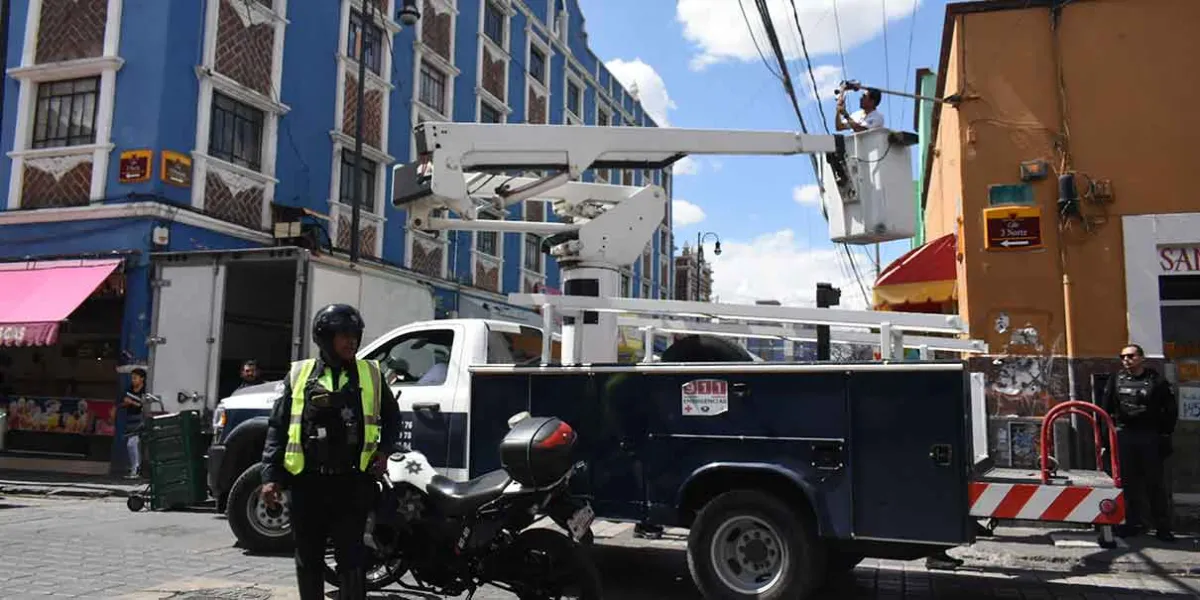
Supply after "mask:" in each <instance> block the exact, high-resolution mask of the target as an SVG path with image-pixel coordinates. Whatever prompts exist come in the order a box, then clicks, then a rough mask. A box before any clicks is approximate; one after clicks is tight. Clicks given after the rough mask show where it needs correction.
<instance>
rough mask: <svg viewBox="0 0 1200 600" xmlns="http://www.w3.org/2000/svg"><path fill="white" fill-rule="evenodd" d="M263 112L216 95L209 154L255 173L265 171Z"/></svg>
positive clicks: (214, 97) (213, 100)
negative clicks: (263, 168) (263, 169)
mask: <svg viewBox="0 0 1200 600" xmlns="http://www.w3.org/2000/svg"><path fill="white" fill-rule="evenodd" d="M262 136H263V111H261V110H258V109H257V108H254V107H253V106H250V105H248V104H244V103H242V102H238V101H237V100H234V99H233V98H230V97H229V96H226V95H224V94H222V93H220V92H213V99H212V129H211V132H210V133H209V140H208V154H209V156H213V157H216V158H219V159H221V160H223V161H226V162H230V163H233V164H235V165H240V166H243V167H246V168H248V169H253V170H255V171H257V170H259V169H260V168H261V167H262Z"/></svg>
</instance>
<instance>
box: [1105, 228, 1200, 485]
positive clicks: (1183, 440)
mask: <svg viewBox="0 0 1200 600" xmlns="http://www.w3.org/2000/svg"><path fill="white" fill-rule="evenodd" d="M1122 221H1123V226H1124V234H1125V236H1124V237H1125V296H1126V300H1127V303H1128V315H1129V317H1128V318H1129V338H1130V340H1131V341H1133V342H1135V343H1138V344H1141V345H1142V346H1143V347H1144V348H1145V349H1146V354H1147V355H1149V356H1151V357H1162V358H1164V359H1165V360H1166V374H1167V377H1168V378H1169V379H1170V380H1171V381H1172V383H1174V384H1175V385H1176V395H1177V397H1178V401H1179V424H1178V426H1177V427H1176V428H1175V437H1174V446H1175V454H1174V458H1173V460H1172V461H1171V462H1172V463H1173V464H1172V465H1171V469H1172V471H1173V483H1174V491H1175V492H1177V493H1197V492H1200V462H1197V461H1196V460H1195V459H1194V457H1196V456H1198V455H1200V213H1186V214H1170V215H1141V216H1130V217H1124V218H1123V219H1122Z"/></svg>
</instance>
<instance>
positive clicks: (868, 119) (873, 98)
mask: <svg viewBox="0 0 1200 600" xmlns="http://www.w3.org/2000/svg"><path fill="white" fill-rule="evenodd" d="M850 89H853V90H861V91H862V92H863V95H862V97H860V98H859V99H858V107H859V110H856V111H854V114H849V113H847V112H846V92H845V91H844V90H843V91H841V92H840V93H838V98H837V113H836V116H835V117H834V118H835V121H836V123H835V125H836V126H837V130H838V131H846V130H848V129H849V130H852V131H854V132H855V133H858V132H860V131H867V130H868V129H875V128H878V127H883V125H884V121H883V113H881V112H879V104H880V103H881V102H883V92H880V91H879V90H877V89H875V88H860V87H858V86H857V85H853V86H852V87H850Z"/></svg>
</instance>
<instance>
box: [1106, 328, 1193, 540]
mask: <svg viewBox="0 0 1200 600" xmlns="http://www.w3.org/2000/svg"><path fill="white" fill-rule="evenodd" d="M1145 360H1146V354H1145V352H1144V351H1143V350H1142V347H1141V346H1139V345H1137V344H1130V345H1128V346H1126V347H1125V348H1124V349H1122V350H1121V365H1122V368H1121V370H1120V371H1119V372H1118V373H1117V374H1116V375H1115V376H1113V377H1110V378H1109V379H1108V386H1107V388H1106V389H1105V392H1104V400H1103V402H1104V405H1103V408H1104V410H1105V411H1106V412H1108V414H1109V415H1111V416H1112V418H1113V421H1114V423H1115V425H1116V428H1117V450H1118V458H1119V459H1120V462H1121V478H1122V487H1123V488H1124V490H1125V526H1124V527H1120V528H1118V531H1117V533H1118V535H1121V536H1122V537H1131V536H1135V535H1138V534H1140V533H1142V531H1143V513H1142V502H1143V501H1148V502H1149V505H1150V517H1151V520H1152V522H1153V525H1154V529H1155V536H1156V537H1158V539H1160V540H1162V541H1164V542H1173V541H1175V536H1174V535H1173V534H1172V533H1171V515H1170V511H1169V507H1170V504H1169V499H1168V498H1167V491H1166V481H1165V474H1164V470H1163V466H1164V463H1165V461H1166V459H1167V457H1168V456H1170V455H1171V452H1172V448H1171V435H1172V434H1173V433H1174V432H1175V423H1176V421H1177V420H1178V418H1179V407H1178V406H1177V405H1176V403H1175V393H1174V392H1173V391H1172V389H1171V384H1170V382H1168V381H1167V380H1166V379H1165V378H1164V377H1163V376H1162V375H1160V374H1159V373H1158V371H1155V370H1154V369H1151V368H1149V367H1147V366H1145V364H1143V363H1144V362H1145Z"/></svg>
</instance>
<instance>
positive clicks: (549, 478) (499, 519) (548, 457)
mask: <svg viewBox="0 0 1200 600" xmlns="http://www.w3.org/2000/svg"><path fill="white" fill-rule="evenodd" d="M508 424H509V431H508V433H507V434H506V435H505V437H504V439H503V440H502V441H501V443H500V458H501V461H500V462H501V465H502V466H503V468H501V469H498V470H495V471H492V472H490V473H486V474H484V475H481V476H479V477H476V478H475V479H472V480H470V481H465V482H457V481H454V480H451V479H449V478H446V477H443V476H441V475H439V474H437V473H436V472H435V471H434V469H433V467H432V466H431V465H430V463H429V461H428V460H427V459H426V457H425V456H424V455H423V454H421V453H420V452H416V451H409V452H398V453H394V454H392V455H391V456H389V457H388V460H387V469H386V473H385V474H384V476H383V477H381V478H380V479H379V481H378V482H377V490H378V492H379V493H378V494H377V497H376V499H375V501H374V502H373V506H374V508H373V509H372V510H371V511H370V513H369V514H368V517H367V528H366V533H365V535H364V542H365V543H366V546H367V556H368V558H367V565H366V571H367V589H368V590H371V591H374V590H379V589H382V588H385V587H388V586H390V585H392V584H398V585H399V586H400V587H403V588H405V589H408V590H411V591H415V592H422V593H432V594H436V595H440V596H458V595H460V594H464V593H467V594H468V598H470V597H471V596H473V595H474V594H475V592H476V590H478V589H479V588H480V587H482V586H484V585H491V586H493V587H497V588H500V589H503V590H506V591H509V592H511V593H514V594H516V595H517V597H518V598H522V599H535V598H536V599H539V600H540V599H546V600H548V599H551V598H563V597H574V598H581V599H583V600H593V599H599V598H601V596H602V594H601V583H600V574H599V571H598V570H597V569H596V566H595V564H594V563H593V562H592V560H591V558H590V557H589V556H588V554H587V552H586V550H585V548H584V546H585V545H586V540H588V539H590V538H591V524H592V521H593V520H594V518H595V512H594V511H593V509H592V507H591V505H590V503H588V502H587V501H586V500H583V499H580V498H577V497H574V496H572V495H571V494H570V492H569V489H568V487H569V484H570V482H571V479H572V477H573V476H574V475H576V474H577V473H579V472H581V471H582V470H583V469H585V468H586V465H585V464H584V463H582V462H580V463H572V462H571V451H572V449H573V448H574V445H575V439H576V434H575V431H574V430H573V429H572V428H571V426H570V425H568V424H567V423H566V422H564V421H561V420H559V419H557V418H554V417H531V416H529V414H528V413H519V414H517V415H514V416H513V417H512V418H511V419H510V420H509V423H508ZM547 517H548V518H549V519H550V520H551V521H552V522H553V523H555V524H556V525H558V526H559V527H560V528H562V529H563V530H564V531H566V532H567V534H565V535H564V534H563V533H560V532H559V531H556V530H553V529H548V528H544V527H531V525H534V524H535V522H537V521H540V520H543V519H545V518H547ZM333 565H334V560H333V546H332V544H329V545H328V546H327V548H326V565H325V580H326V581H327V582H328V583H329V584H330V585H333V586H337V585H338V577H337V573H336V571H335V569H334V566H333ZM405 574H411V576H412V579H413V580H414V581H415V582H416V584H415V585H412V584H408V583H406V582H404V581H401V578H402V577H403V576H404V575H405ZM570 588H574V592H575V593H574V595H565V594H567V592H568V590H569V589H570Z"/></svg>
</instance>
